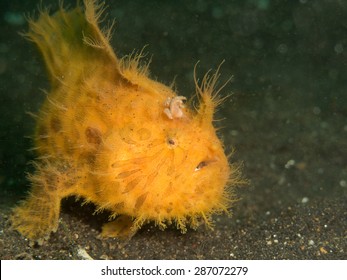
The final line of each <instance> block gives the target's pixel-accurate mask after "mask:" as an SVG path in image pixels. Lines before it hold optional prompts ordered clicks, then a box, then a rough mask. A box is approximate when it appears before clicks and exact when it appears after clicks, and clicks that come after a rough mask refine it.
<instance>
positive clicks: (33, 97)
mask: <svg viewBox="0 0 347 280" xmlns="http://www.w3.org/2000/svg"><path fill="white" fill-rule="evenodd" d="M39 2H40V1H33V0H30V1H19V0H13V1H11V2H9V1H0V21H1V25H0V29H1V32H0V36H1V40H0V89H1V90H0V91H1V92H0V112H1V122H0V141H1V142H0V143H1V144H0V257H1V259H81V258H85V256H86V255H85V254H82V253H81V252H86V253H87V254H88V255H89V256H90V258H93V259H346V257H347V253H346V251H347V246H346V244H347V242H346V235H347V105H346V104H347V95H346V88H347V80H346V78H345V77H346V76H347V51H346V49H347V19H346V14H347V2H344V1H338V0H336V1H329V0H317V1H310V0H295V1H284V0H282V1H280V0H277V1H276V0H245V1H210V0H196V1H183V0H181V1H175V3H173V2H172V1H125V0H124V1H120V0H117V1H106V2H107V5H108V8H107V14H108V15H107V20H112V19H113V18H115V19H116V26H115V30H114V35H113V38H112V41H111V43H112V46H113V47H114V49H115V51H116V53H117V55H118V56H123V55H126V54H129V53H131V52H132V51H133V50H141V49H142V48H143V46H145V45H146V48H145V52H146V53H148V55H147V57H146V58H145V59H144V60H145V61H146V60H147V61H148V60H149V59H150V58H152V62H151V66H150V69H151V77H153V78H156V79H157V80H158V81H160V82H163V83H164V84H167V85H169V84H170V83H171V82H172V81H173V80H174V79H175V84H176V88H177V91H178V93H179V94H182V95H185V96H192V95H193V94H194V93H195V85H194V80H193V69H194V65H195V64H196V63H197V61H199V64H198V66H197V72H198V77H203V75H204V74H205V73H206V72H207V71H208V70H209V69H211V68H212V69H216V68H217V67H218V65H219V64H220V63H221V62H222V61H224V60H225V62H224V63H223V65H222V67H221V78H220V85H222V84H223V82H225V81H227V80H228V79H229V78H230V76H233V79H232V82H231V83H228V84H227V86H226V87H225V88H224V89H223V91H222V92H221V94H222V95H228V94H231V96H230V97H229V98H228V99H227V101H226V102H224V103H223V104H222V105H221V107H220V108H219V111H218V114H217V119H221V121H220V122H218V123H217V126H220V127H221V129H220V130H219V135H220V136H221V138H222V139H223V142H224V145H225V149H226V151H227V152H231V151H232V149H233V148H235V152H234V155H233V157H231V159H230V161H231V162H232V163H235V162H236V163H237V162H238V163H242V166H243V167H242V173H243V177H244V178H246V179H248V180H249V184H248V185H246V186H240V187H239V188H238V189H237V195H238V197H239V198H240V200H239V201H238V202H236V203H235V204H234V206H233V208H232V213H233V215H232V217H227V216H218V217H215V221H216V222H215V230H214V231H209V230H207V229H205V228H204V227H200V228H199V229H198V230H197V231H194V230H188V232H187V234H184V235H182V234H181V233H180V232H179V231H178V230H176V229H175V228H174V227H172V228H170V229H167V230H165V231H163V232H162V231H160V230H159V229H158V228H156V227H155V226H154V225H152V224H149V225H147V226H145V227H143V228H142V229H141V230H140V232H139V233H138V234H137V235H136V236H134V237H133V239H131V241H129V242H127V243H124V242H120V241H117V240H112V239H111V240H100V239H98V238H97V235H98V232H99V231H100V225H101V224H102V223H103V222H104V221H105V219H107V215H97V216H93V215H92V214H93V211H94V208H93V205H86V206H83V207H81V206H80V203H76V202H75V201H74V199H67V200H66V201H64V202H63V208H62V214H61V221H60V226H59V229H58V231H57V232H56V233H54V234H52V235H51V239H50V240H49V242H46V243H44V244H43V245H42V246H34V247H30V246H29V243H28V242H27V241H26V240H25V239H23V238H22V237H21V236H20V235H19V234H18V233H17V232H15V231H12V230H11V229H10V224H9V221H8V217H9V214H10V213H11V208H12V207H14V206H15V204H16V203H17V202H18V201H19V200H20V199H22V198H24V197H25V194H26V192H27V191H28V189H29V185H28V181H27V179H26V177H25V173H26V172H30V171H32V166H31V165H30V161H31V160H33V159H34V158H35V154H34V152H33V151H30V148H32V147H33V143H32V141H31V140H30V138H28V137H26V136H30V135H31V134H32V133H33V130H34V126H35V122H34V120H33V119H32V118H31V117H30V116H29V115H28V114H26V112H36V111H37V110H38V109H39V108H40V106H41V104H42V102H43V100H44V97H45V95H44V93H42V92H41V91H40V90H39V89H48V88H49V84H48V77H47V73H46V70H45V67H44V65H43V61H42V59H41V56H40V54H39V53H38V51H37V49H36V48H35V46H34V45H33V44H32V43H30V42H28V41H27V40H25V39H24V38H23V37H22V36H20V35H19V34H18V33H19V32H23V31H26V30H27V28H28V27H27V23H26V20H25V17H24V15H28V14H29V15H31V16H32V17H35V15H37V6H38V5H39ZM42 2H43V4H42V6H44V7H46V6H48V7H50V9H51V11H52V12H54V11H56V10H57V9H58V1H52V0H44V1H42ZM64 6H70V7H74V6H75V1H67V0H65V1H64ZM105 24H106V22H105Z"/></svg>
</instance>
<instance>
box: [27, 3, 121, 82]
mask: <svg viewBox="0 0 347 280" xmlns="http://www.w3.org/2000/svg"><path fill="white" fill-rule="evenodd" d="M103 6H104V3H100V4H98V3H96V1H95V0H84V8H83V7H81V6H78V7H77V8H75V9H73V10H68V11H67V10H65V9H64V8H63V7H60V10H59V11H58V12H56V13H55V14H54V15H49V13H48V11H47V10H42V11H41V12H40V16H39V18H38V20H37V21H34V20H31V19H30V20H29V27H30V29H29V32H28V33H27V34H26V35H27V36H28V38H29V39H30V40H32V41H33V42H35V43H36V44H37V46H38V47H39V49H40V51H41V52H42V54H43V56H44V60H45V63H46V66H47V68H48V71H49V75H50V78H51V82H52V86H55V85H57V84H59V81H61V79H65V80H66V79H69V82H74V81H75V80H76V81H77V80H78V79H81V78H83V77H85V76H86V75H88V73H94V74H95V71H98V70H99V71H101V69H100V68H103V69H104V70H105V71H106V72H107V73H108V74H109V75H112V76H115V77H117V75H118V76H119V77H120V76H121V74H120V70H119V67H120V66H119V60H118V58H117V57H116V55H115V53H114V51H113V50H112V48H111V46H110V44H109V40H110V37H111V28H112V25H111V26H110V28H108V29H106V30H105V31H101V30H100V28H99V26H98V22H99V20H100V17H101V15H102V13H103V10H104V8H103Z"/></svg>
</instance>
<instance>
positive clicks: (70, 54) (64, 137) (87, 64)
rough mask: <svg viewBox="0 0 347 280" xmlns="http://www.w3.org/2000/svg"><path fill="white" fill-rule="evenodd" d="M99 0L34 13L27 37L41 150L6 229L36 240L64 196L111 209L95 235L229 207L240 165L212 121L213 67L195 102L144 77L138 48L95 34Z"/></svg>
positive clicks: (192, 219) (182, 221)
mask: <svg viewBox="0 0 347 280" xmlns="http://www.w3.org/2000/svg"><path fill="white" fill-rule="evenodd" d="M102 11H103V4H97V3H96V2H95V1H92V0H85V1H84V9H82V8H81V7H77V8H75V9H74V10H71V11H65V10H64V9H63V8H62V7H61V8H60V10H59V11H58V12H56V13H55V14H54V15H53V16H50V15H49V14H48V12H47V11H41V13H40V17H39V19H38V20H37V21H33V20H30V21H29V25H30V30H29V32H28V34H27V36H28V37H29V39H30V40H32V41H33V42H34V43H36V44H37V46H38V47H39V49H40V51H41V53H42V54H43V57H44V59H45V62H46V66H47V69H48V72H49V75H50V80H51V91H50V93H48V94H47V99H46V101H45V103H44V104H43V106H42V109H41V110H40V112H39V114H38V116H37V129H36V134H35V142H36V149H37V152H38V155H39V157H38V158H37V160H36V161H35V167H36V171H35V173H34V174H32V175H29V179H30V180H31V184H32V188H31V193H30V195H29V197H28V198H27V199H26V200H25V201H23V202H22V203H21V204H20V205H19V206H17V207H16V208H15V209H14V212H13V215H12V216H11V221H12V226H13V228H14V229H16V230H17V231H19V232H20V233H21V234H22V235H23V236H25V237H26V238H28V239H29V240H32V241H38V242H39V243H42V241H43V240H44V239H47V238H48V237H49V234H50V233H51V232H52V231H53V232H54V231H56V230H57V228H58V218H59V212H60V203H61V199H62V198H64V197H67V196H71V195H74V196H78V197H83V198H84V199H85V201H86V202H92V203H94V204H95V205H96V206H97V211H102V210H104V209H106V210H108V211H110V212H111V213H112V214H111V218H113V219H114V221H112V222H110V223H107V224H105V225H104V226H103V229H102V233H101V236H102V237H120V238H130V237H131V236H132V235H133V234H134V233H135V232H136V231H137V230H138V229H139V228H140V227H141V226H142V224H143V223H145V222H149V221H154V222H155V223H156V224H157V225H158V226H159V227H160V228H163V229H164V228H165V227H166V224H168V223H169V224H170V223H175V224H176V225H177V228H179V229H180V230H181V231H182V232H183V233H184V232H186V226H187V225H190V226H191V227H192V228H196V227H197V226H198V225H199V223H200V221H204V222H205V223H206V224H207V225H208V226H209V227H211V226H212V224H211V215H212V214H213V213H219V212H223V211H225V212H227V211H228V210H227V209H228V207H229V206H230V202H231V201H232V195H231V188H232V187H233V186H234V185H235V183H236V182H237V180H238V179H237V176H236V175H237V170H236V169H235V168H233V167H232V166H230V165H229V163H228V160H227V157H226V156H225V153H224V150H223V145H222V143H221V141H220V140H219V139H218V137H217V136H216V132H215V128H214V127H213V125H212V121H213V113H214V110H215V107H216V106H217V105H218V104H219V103H220V102H221V99H220V98H218V96H217V93H216V92H214V86H215V83H216V81H217V78H218V76H219V75H218V73H217V72H216V73H215V74H214V75H212V77H211V78H209V77H208V76H207V75H206V76H205V78H204V80H203V83H202V85H201V86H198V85H197V96H198V99H199V105H198V106H197V108H196V109H191V108H189V106H187V105H186V104H184V102H185V97H182V96H177V95H176V93H175V92H174V91H173V90H172V88H170V87H167V86H165V85H163V84H161V83H159V82H156V81H153V80H151V79H150V78H149V77H148V73H147V72H148V71H147V68H148V65H145V66H142V67H141V66H140V65H139V58H140V56H141V55H135V56H127V57H125V58H123V59H118V58H117V56H116V55H115V54H114V52H113V50H112V49H111V47H110V45H109V39H110V34H111V33H110V30H111V28H110V29H109V30H107V31H106V32H101V31H100V29H99V27H98V19H99V18H100V15H101V13H102Z"/></svg>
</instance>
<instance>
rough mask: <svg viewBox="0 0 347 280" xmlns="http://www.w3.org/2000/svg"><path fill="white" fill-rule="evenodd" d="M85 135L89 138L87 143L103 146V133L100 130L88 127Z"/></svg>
mask: <svg viewBox="0 0 347 280" xmlns="http://www.w3.org/2000/svg"><path fill="white" fill-rule="evenodd" d="M85 135H86V138H87V142H88V143H89V144H93V145H97V146H98V145H100V144H101V140H102V139H101V132H100V130H99V129H97V128H94V127H87V129H86V131H85Z"/></svg>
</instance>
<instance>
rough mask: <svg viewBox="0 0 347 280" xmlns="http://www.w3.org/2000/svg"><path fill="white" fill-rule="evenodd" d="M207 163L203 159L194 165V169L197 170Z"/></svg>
mask: <svg viewBox="0 0 347 280" xmlns="http://www.w3.org/2000/svg"><path fill="white" fill-rule="evenodd" d="M207 165H208V162H207V161H204V160H203V161H201V162H200V163H199V164H198V165H197V166H196V167H195V171H199V170H200V169H201V168H203V167H205V166H207Z"/></svg>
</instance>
